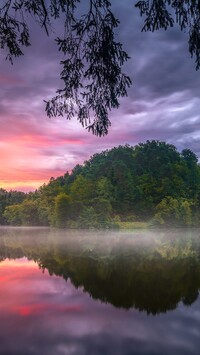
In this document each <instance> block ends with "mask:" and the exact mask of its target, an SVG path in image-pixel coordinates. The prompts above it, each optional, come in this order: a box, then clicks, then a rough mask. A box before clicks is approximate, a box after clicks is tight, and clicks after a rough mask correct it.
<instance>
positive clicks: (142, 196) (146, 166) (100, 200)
mask: <svg viewBox="0 0 200 355" xmlns="http://www.w3.org/2000/svg"><path fill="white" fill-rule="evenodd" d="M10 193H11V194H12V192H10ZM15 193H17V192H15ZM22 194H23V193H22ZM0 203H1V200H0ZM199 214H200V166H199V165H198V159H197V156H196V155H195V154H194V153H193V152H192V151H191V150H189V149H184V150H183V151H182V152H181V153H179V152H178V151H177V149H176V148H175V146H173V145H171V144H166V143H165V142H160V141H154V140H153V141H147V142H146V143H140V144H138V145H136V146H134V147H132V146H129V145H125V146H119V147H117V148H113V149H111V150H106V151H103V152H102V153H100V154H95V155H93V156H92V157H91V158H90V159H89V160H88V161H86V162H85V163H84V164H83V165H76V166H75V167H74V169H73V170H72V172H71V173H70V174H69V173H68V172H67V173H66V174H65V175H64V176H60V177H58V178H56V179H54V178H51V179H50V181H49V183H48V184H44V185H43V186H41V187H40V188H39V189H38V190H36V191H35V192H33V193H29V194H27V195H25V196H24V195H21V196H20V198H19V200H18V201H14V203H13V204H10V203H8V204H7V205H6V204H5V203H4V205H3V207H1V223H5V224H11V225H50V226H54V227H58V228H65V227H68V228H91V227H94V228H109V227H117V226H123V225H125V226H130V227H131V226H132V225H133V224H135V225H137V223H136V222H148V224H151V225H163V226H192V225H193V226H198V225H199V224H200V219H199ZM2 221H3V222H2Z"/></svg>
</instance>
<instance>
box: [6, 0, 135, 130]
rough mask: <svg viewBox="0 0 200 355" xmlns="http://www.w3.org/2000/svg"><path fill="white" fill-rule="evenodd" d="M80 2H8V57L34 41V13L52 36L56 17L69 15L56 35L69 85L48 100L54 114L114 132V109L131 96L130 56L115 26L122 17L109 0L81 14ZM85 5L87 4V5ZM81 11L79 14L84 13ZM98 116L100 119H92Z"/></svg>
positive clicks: (90, 4) (95, 1)
mask: <svg viewBox="0 0 200 355" xmlns="http://www.w3.org/2000/svg"><path fill="white" fill-rule="evenodd" d="M79 4H80V1H79V0H68V1H63V0H50V1H46V0H30V1H26V0H7V1H5V2H4V4H3V5H2V6H1V7H0V46H1V48H5V49H7V51H8V54H7V58H8V59H9V60H10V61H11V62H12V61H13V57H18V56H21V55H23V51H22V50H23V47H25V46H29V45H30V26H29V24H28V15H31V16H32V17H33V18H34V19H35V20H36V21H37V22H38V23H39V25H40V27H41V28H43V29H44V30H45V31H46V33H47V35H48V34H49V32H50V30H51V26H52V24H53V22H54V21H55V20H58V19H59V18H60V17H62V18H63V36H62V37H57V38H56V43H57V45H58V49H59V51H61V52H62V54H63V55H64V60H62V61H61V62H60V64H61V65H62V71H61V74H60V77H61V80H62V81H63V82H64V88H63V89H59V90H57V95H56V96H55V97H54V98H52V100H50V101H48V102H46V112H47V115H48V116H49V117H52V116H57V115H61V116H63V115H66V117H67V119H71V118H72V117H73V116H75V115H76V116H77V118H78V120H79V121H80V123H81V124H82V125H83V126H84V127H87V129H88V130H89V131H90V130H91V131H92V132H93V133H94V134H96V135H99V136H101V135H105V134H107V133H108V127H109V126H110V121H109V119H108V111H109V110H111V109H112V108H114V107H119V98H120V97H122V96H125V95H127V88H128V87H129V86H130V84H131V80H130V78H129V77H128V76H127V75H125V74H124V73H122V66H123V64H124V63H125V62H126V61H127V59H128V55H127V53H126V52H125V51H124V50H123V49H122V44H121V43H119V42H116V40H115V34H114V30H115V28H116V27H117V26H118V25H119V21H118V19H117V18H115V16H114V15H113V13H112V12H111V3H110V2H109V1H108V0H89V1H86V2H85V4H84V5H83V2H82V1H81V4H82V6H83V8H82V10H83V11H86V12H85V15H83V14H81V15H80V9H79V8H80V6H78V5H79ZM84 6H85V8H84ZM78 12H79V15H78ZM92 117H94V118H92Z"/></svg>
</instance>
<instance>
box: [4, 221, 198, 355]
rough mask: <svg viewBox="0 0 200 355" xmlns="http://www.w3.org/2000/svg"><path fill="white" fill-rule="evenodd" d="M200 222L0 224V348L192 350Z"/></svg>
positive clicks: (25, 353) (24, 351)
mask: <svg viewBox="0 0 200 355" xmlns="http://www.w3.org/2000/svg"><path fill="white" fill-rule="evenodd" d="M199 288H200V231H199V230H177V231H161V232H159V231H152V230H151V231H125V232H113V231H108V232H100V231H51V230H49V229H48V228H6V227H2V228H0V319H1V322H0V354H3V355H12V354H17V355H18V354H19V355H29V354H34V355H35V354H40V355H46V354H47V355H51V354H52V355H57V354H58V355H62V354H63V355H65V354H66V355H68V354H69V355H74V354H75V355H87V354H91V355H93V354H94V355H95V354H99V355H100V354H101V355H102V354H103V355H104V354H105V355H107V354H108V355H110V354H111V355H112V354H113V355H118V354H119V355H121V354H122V355H123V354H126V355H131V354H135V355H136V354H138V355H140V354H141V355H146V354H148V355H150V354H151V355H154V354H155V355H157V354H162V355H168V354H170V355H171V354H176V355H179V354H180V355H186V354H187V355H190V354H191V355H192V354H199V348H200V336H199V331H200V299H199Z"/></svg>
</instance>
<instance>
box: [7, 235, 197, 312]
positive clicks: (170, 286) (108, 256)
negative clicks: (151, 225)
mask: <svg viewBox="0 0 200 355" xmlns="http://www.w3.org/2000/svg"><path fill="white" fill-rule="evenodd" d="M12 233H13V234H12ZM27 233H28V238H27ZM64 233H66V232H63V237H62V236H59V235H56V236H55V235H53V233H50V234H48V233H47V230H43V231H42V233H40V238H39V235H38V231H35V230H34V229H32V230H28V229H27V230H24V231H23V232H22V233H21V235H20V236H18V237H16V234H15V232H14V231H13V232H12V230H7V232H4V233H3V236H0V250H1V252H0V260H3V259H5V258H19V257H23V256H26V257H27V258H28V259H33V260H35V261H37V263H38V265H39V267H40V268H41V269H47V270H48V271H49V274H50V275H53V274H55V275H58V276H62V277H63V278H64V279H65V280H67V279H68V278H70V279H71V282H72V283H73V284H74V286H75V287H77V288H78V287H83V289H84V291H85V292H88V293H89V294H90V295H91V296H92V297H93V298H94V299H100V300H101V301H102V302H108V303H111V304H113V305H114V306H116V307H123V308H127V309H129V308H132V307H134V308H137V309H139V310H141V311H146V312H147V313H152V314H157V313H161V312H166V311H167V310H171V309H175V308H176V306H177V304H178V303H179V302H180V301H182V302H183V303H184V304H185V305H190V304H192V303H193V302H194V301H195V300H196V299H197V297H198V289H199V287H200V254H199V250H200V240H199V239H197V238H196V237H193V236H192V235H189V233H188V234H187V235H183V234H182V235H181V234H177V235H176V236H171V237H170V238H169V236H168V235H167V234H166V235H165V234H164V233H163V234H162V236H160V237H161V238H157V237H155V236H153V234H151V235H149V236H148V238H149V239H151V241H152V242H151V243H150V242H148V240H147V241H146V242H144V240H145V239H144V238H143V239H141V240H142V241H143V245H142V244H141V243H140V242H139V241H138V238H137V235H136V236H134V235H132V236H131V238H130V237H129V236H128V235H126V234H125V235H124V236H121V234H119V233H117V234H113V235H112V234H110V235H109V234H107V235H106V233H105V235H104V236H102V235H101V234H100V233H99V235H96V236H95V235H93V234H92V233H91V232H90V236H88V235H87V234H84V235H83V234H82V232H81V233H80V235H79V234H78V233H77V232H74V233H71V232H70V233H71V234H69V235H67V236H66V235H64ZM1 234H2V233H1ZM47 234H48V235H47ZM81 234H82V235H81ZM166 237H168V238H166Z"/></svg>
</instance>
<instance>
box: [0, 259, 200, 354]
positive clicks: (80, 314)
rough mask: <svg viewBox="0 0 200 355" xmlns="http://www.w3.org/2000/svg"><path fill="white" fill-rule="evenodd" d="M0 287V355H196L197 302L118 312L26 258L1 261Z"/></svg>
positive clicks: (198, 342) (199, 323) (199, 341)
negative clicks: (151, 311)
mask: <svg viewBox="0 0 200 355" xmlns="http://www.w3.org/2000/svg"><path fill="white" fill-rule="evenodd" d="M0 287H1V288H0V319H1V322H0V354H4V355H6V354H9V355H10V354H16V355H18V354H19V355H23V354H24V355H25V354H26V355H28V354H48V355H55V354H58V355H62V354H70V355H71V354H76V355H83V354H84V355H85V354H99V355H100V354H101V355H102V354H108V355H110V354H111V355H112V354H116V355H121V354H127V355H128V354H137V355H138V354H142V355H145V354H148V355H150V354H159V355H160V354H163V355H168V354H180V355H182V354H183V355H184V354H187V355H190V354H191V355H192V354H198V353H199V346H200V339H199V327H200V312H199V306H200V302H199V301H197V302H196V303H194V304H193V305H192V306H191V307H185V306H183V305H182V304H180V305H179V307H178V308H177V310H176V311H173V312H172V311H171V312H168V313H166V314H162V315H159V316H147V315H146V314H145V313H139V312H138V311H136V310H134V309H132V310H130V311H126V310H123V309H116V308H114V307H113V306H111V305H108V304H102V303H101V302H99V301H94V300H92V299H91V298H90V297H89V295H88V294H86V293H84V292H83V291H82V290H81V289H75V288H74V287H73V286H72V284H71V283H70V281H67V282H66V281H64V280H63V279H62V278H59V277H56V276H51V277H50V276H49V275H48V273H47V272H46V271H45V272H44V273H42V271H41V270H39V269H38V266H37V264H36V263H34V262H32V261H26V259H19V260H16V261H8V260H5V261H3V262H1V264H0Z"/></svg>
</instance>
